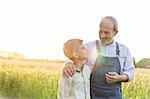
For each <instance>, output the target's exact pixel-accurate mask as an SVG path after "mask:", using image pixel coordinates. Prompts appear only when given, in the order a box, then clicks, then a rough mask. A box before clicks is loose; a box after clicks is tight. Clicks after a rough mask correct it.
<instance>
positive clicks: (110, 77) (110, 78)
mask: <svg viewBox="0 0 150 99" xmlns="http://www.w3.org/2000/svg"><path fill="white" fill-rule="evenodd" d="M120 79H121V76H120V75H119V74H118V73H116V72H108V74H106V82H107V83H108V84H113V83H116V82H120Z"/></svg>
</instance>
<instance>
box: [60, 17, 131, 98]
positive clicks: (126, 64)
mask: <svg viewBox="0 0 150 99" xmlns="http://www.w3.org/2000/svg"><path fill="white" fill-rule="evenodd" d="M117 33H118V22H117V20H116V19H115V18H114V17H112V16H105V17H104V18H102V20H101V22H100V30H99V38H100V40H96V41H92V42H89V43H87V44H86V49H87V50H88V57H89V58H88V62H87V64H88V66H91V68H92V69H93V71H92V74H91V77H90V81H91V82H90V83H91V99H122V91H121V82H129V81H131V80H132V79H133V74H134V64H133V60H132V56H131V54H130V51H129V49H128V48H127V47H126V46H125V45H123V44H120V43H118V42H115V41H114V37H115V35H116V34H117ZM74 72H75V68H74V66H73V65H71V64H70V63H69V62H68V63H66V67H65V68H64V69H63V73H64V75H66V76H72V75H74Z"/></svg>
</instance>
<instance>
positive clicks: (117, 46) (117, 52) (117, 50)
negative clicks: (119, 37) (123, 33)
mask: <svg viewBox="0 0 150 99" xmlns="http://www.w3.org/2000/svg"><path fill="white" fill-rule="evenodd" d="M116 55H117V56H120V50H119V44H118V43H117V42H116Z"/></svg>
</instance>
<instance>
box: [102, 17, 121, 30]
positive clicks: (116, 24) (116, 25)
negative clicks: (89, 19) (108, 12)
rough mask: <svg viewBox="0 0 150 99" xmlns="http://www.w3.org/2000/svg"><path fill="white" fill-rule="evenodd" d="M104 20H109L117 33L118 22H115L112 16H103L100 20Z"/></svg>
mask: <svg viewBox="0 0 150 99" xmlns="http://www.w3.org/2000/svg"><path fill="white" fill-rule="evenodd" d="M104 19H110V20H111V21H112V23H113V25H114V30H115V31H117V32H118V21H117V20H116V18H114V17H113V16H105V17H103V18H102V20H104Z"/></svg>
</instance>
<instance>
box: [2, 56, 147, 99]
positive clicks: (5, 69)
mask: <svg viewBox="0 0 150 99" xmlns="http://www.w3.org/2000/svg"><path fill="white" fill-rule="evenodd" d="M62 67H63V61H48V60H14V59H3V58H1V59H0V99H57V93H58V78H59V75H60V72H61V69H62ZM149 74H150V69H142V68H136V69H135V75H134V76H135V77H134V80H133V81H132V82H129V83H123V84H122V89H123V99H150V75H149Z"/></svg>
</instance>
